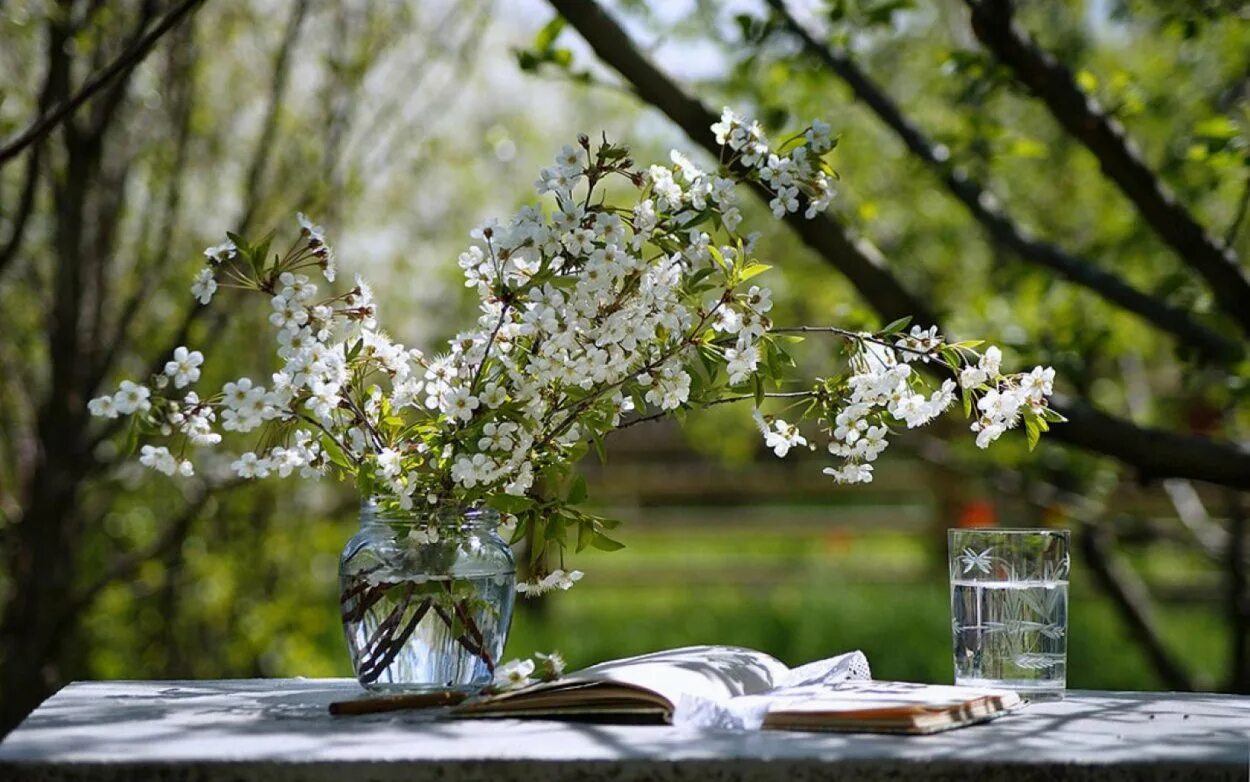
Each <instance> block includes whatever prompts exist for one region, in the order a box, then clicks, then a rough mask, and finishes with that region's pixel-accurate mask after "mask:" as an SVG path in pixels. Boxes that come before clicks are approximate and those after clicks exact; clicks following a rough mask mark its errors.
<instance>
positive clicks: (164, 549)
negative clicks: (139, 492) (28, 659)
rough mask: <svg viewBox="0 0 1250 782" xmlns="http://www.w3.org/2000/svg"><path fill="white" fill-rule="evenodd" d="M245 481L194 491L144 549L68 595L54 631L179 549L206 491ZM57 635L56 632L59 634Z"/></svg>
mask: <svg viewBox="0 0 1250 782" xmlns="http://www.w3.org/2000/svg"><path fill="white" fill-rule="evenodd" d="M246 482H247V481H245V480H243V479H241V478H231V479H229V480H227V481H224V482H222V483H219V484H216V485H213V486H207V487H205V488H204V489H203V490H201V491H199V492H197V493H196V496H195V497H193V498H192V499H191V500H189V501H188V502H187V507H186V508H185V509H183V512H182V513H181V514H180V515H179V516H178V517H177V518H175V519H174V520H173V521H171V522H170V523H169V525H168V526H166V527H165V531H164V532H162V533H161V535H160V537H158V538H157V539H156V540H154V541H153V542H152V543H151V544H149V545H148V546H147V547H146V548H142V549H135V550H134V551H130V552H128V553H126V554H123V555H121V556H119V557H117V558H116V559H114V560H113V561H112V562H111V563H109V565H108V566H107V567H106V568H105V569H104V571H103V572H101V573H100V574H99V576H97V577H96V578H95V579H94V580H92V581H91V582H90V583H89V584H88V585H87V586H85V587H82V588H81V589H79V590H78V591H77V592H75V593H74V594H72V595H70V596H68V598H67V599H66V600H65V603H64V604H63V605H62V607H61V609H60V613H59V615H58V616H57V627H58V630H62V631H63V630H65V629H66V628H68V627H69V626H71V625H72V624H73V623H74V622H75V621H76V620H77V619H78V617H79V616H80V615H81V614H82V612H83V611H85V610H87V609H88V608H90V607H91V604H92V603H94V602H95V601H96V599H97V598H98V597H99V596H100V594H101V593H102V592H103V591H104V590H105V589H106V588H107V587H109V586H111V585H112V584H116V583H117V582H119V581H124V580H126V579H129V578H133V577H134V575H135V574H136V573H138V572H139V569H140V568H141V567H142V566H143V565H144V564H146V563H147V562H149V561H151V560H153V559H156V558H158V557H162V556H165V555H166V554H168V553H170V552H171V551H175V550H177V549H178V548H180V547H181V546H182V545H183V543H185V542H186V539H187V536H188V534H190V532H191V525H192V524H193V523H194V522H195V520H196V518H197V517H199V515H200V511H202V510H203V509H204V503H205V501H206V500H207V499H208V497H209V495H210V494H211V495H220V494H224V493H226V492H228V491H230V490H232V489H235V488H238V487H239V486H242V485H243V484H244V483H246ZM57 634H58V635H59V633H57Z"/></svg>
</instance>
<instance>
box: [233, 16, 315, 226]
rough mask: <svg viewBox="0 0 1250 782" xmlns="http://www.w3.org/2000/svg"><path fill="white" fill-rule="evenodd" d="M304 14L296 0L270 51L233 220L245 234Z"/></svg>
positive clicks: (252, 216) (258, 200)
mask: <svg viewBox="0 0 1250 782" xmlns="http://www.w3.org/2000/svg"><path fill="white" fill-rule="evenodd" d="M307 16H308V0H297V2H296V3H295V7H294V8H292V9H291V16H290V18H289V19H287V23H286V30H285V31H284V32H283V34H282V44H281V45H280V46H279V47H278V52H277V54H275V55H274V62H273V72H272V73H273V75H272V76H271V77H270V81H269V105H268V106H267V107H266V109H265V119H264V122H263V123H261V131H260V138H259V139H258V140H257V142H256V146H255V148H254V149H253V150H252V160H251V162H250V163H249V164H248V167H247V177H246V178H245V179H244V180H243V181H244V185H243V192H244V194H245V199H244V207H243V213H242V214H240V215H239V219H238V220H237V221H236V222H235V225H236V226H237V227H236V229H235V230H236V232H237V233H240V234H243V235H246V234H247V232H248V229H250V228H251V226H252V220H253V219H255V217H256V209H257V207H259V206H260V203H261V200H262V199H261V197H260V193H261V183H262V178H263V176H264V173H265V165H266V164H267V163H268V162H269V158H270V154H269V151H270V150H271V149H272V147H273V138H274V134H276V133H277V132H278V115H279V109H281V108H282V103H283V101H284V100H285V98H286V88H287V85H288V83H289V82H290V79H289V76H290V74H291V53H292V52H293V51H294V50H295V42H296V41H297V40H299V34H300V28H302V27H303V25H304V19H305V18H307Z"/></svg>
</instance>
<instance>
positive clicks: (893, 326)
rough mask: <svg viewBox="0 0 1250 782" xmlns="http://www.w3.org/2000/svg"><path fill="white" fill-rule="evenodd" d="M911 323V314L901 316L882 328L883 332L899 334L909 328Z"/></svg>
mask: <svg viewBox="0 0 1250 782" xmlns="http://www.w3.org/2000/svg"><path fill="white" fill-rule="evenodd" d="M910 324H911V315H908V316H906V317H903V318H899V319H898V320H896V321H893V322H891V323H890V325H888V326H886V327H885V328H883V329H881V333H882V334H898V333H899V332H900V331H902V330H903V329H905V328H907V327H908V325H910Z"/></svg>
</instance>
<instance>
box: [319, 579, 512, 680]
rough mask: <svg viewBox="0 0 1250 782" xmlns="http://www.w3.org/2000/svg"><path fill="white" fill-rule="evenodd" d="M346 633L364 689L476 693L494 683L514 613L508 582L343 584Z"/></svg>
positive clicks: (357, 581) (349, 581) (364, 581)
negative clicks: (509, 623)
mask: <svg viewBox="0 0 1250 782" xmlns="http://www.w3.org/2000/svg"><path fill="white" fill-rule="evenodd" d="M340 585H341V587H342V599H341V601H340V602H341V608H342V612H343V626H344V629H345V630H346V631H347V643H348V647H349V648H350V650H351V655H352V664H353V666H354V667H355V669H356V676H357V678H358V679H359V680H360V682H361V684H363V685H364V686H365V687H367V688H369V689H375V690H414V689H463V690H476V689H478V688H480V687H481V686H483V685H484V684H486V683H488V682H490V680H491V678H492V675H493V672H494V667H495V665H496V664H497V663H498V662H499V655H500V654H501V653H502V652H503V645H504V640H505V634H506V633H507V628H508V621H509V619H510V617H509V616H507V615H505V614H510V613H511V608H512V583H511V582H510V580H508V579H506V578H502V577H500V576H480V577H472V578H452V577H449V576H430V577H426V578H424V579H417V580H407V581H399V582H390V583H388V582H385V581H382V582H378V581H376V580H371V579H370V578H369V576H368V575H366V576H363V577H359V576H357V577H345V578H343V579H342V581H341V584H340Z"/></svg>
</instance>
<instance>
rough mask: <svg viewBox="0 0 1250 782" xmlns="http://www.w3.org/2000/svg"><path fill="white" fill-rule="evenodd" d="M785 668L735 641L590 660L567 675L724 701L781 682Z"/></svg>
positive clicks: (669, 695) (670, 696)
mask: <svg viewBox="0 0 1250 782" xmlns="http://www.w3.org/2000/svg"><path fill="white" fill-rule="evenodd" d="M788 673H789V669H788V668H787V667H786V666H785V665H784V664H782V663H781V662H780V661H779V660H777V659H776V658H775V657H772V656H770V655H767V654H764V653H763V652H757V651H754V650H752V649H743V648H740V647H736V646H687V647H684V648H681V649H670V650H667V651H662V652H651V653H649V654H641V655H638V656H637V657H627V658H625V659H623V660H612V661H610V662H605V663H599V664H598V665H592V666H590V667H589V668H586V669H584V670H581V671H577V672H575V673H573V674H572V675H571V676H569V677H568V680H593V681H609V682H615V683H618V684H627V685H630V686H633V687H638V688H640V689H644V690H650V691H652V692H655V693H658V694H660V695H662V696H664V698H666V699H667V700H668V702H669V703H671V704H675V703H677V701H678V700H679V699H681V698H682V697H683V696H689V697H696V698H705V699H707V700H712V701H720V702H724V701H726V700H728V699H730V698H735V697H738V696H742V695H758V694H761V693H765V692H768V691H769V690H771V689H773V688H774V687H776V686H777V685H779V684H781V683H782V682H783V681H784V680H785V677H786V676H787V674H788Z"/></svg>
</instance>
